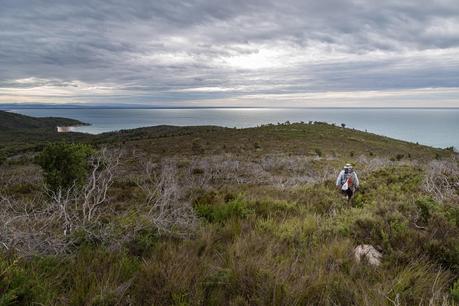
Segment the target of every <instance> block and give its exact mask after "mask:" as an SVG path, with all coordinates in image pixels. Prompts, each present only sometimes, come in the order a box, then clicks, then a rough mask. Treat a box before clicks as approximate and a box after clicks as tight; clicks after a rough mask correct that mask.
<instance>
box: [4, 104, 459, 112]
mask: <svg viewBox="0 0 459 306" xmlns="http://www.w3.org/2000/svg"><path fill="white" fill-rule="evenodd" d="M19 109H370V110H371V109H374V110H377V109H408V110H411V109H426V110H434V109H441V110H446V109H454V110H456V109H459V106H458V107H355V106H352V107H343V106H341V107H314V106H285V107H278V106H91V105H85V106H78V105H69V106H54V105H37V106H32V105H24V106H22V105H14V106H12V105H9V107H6V108H4V107H3V106H2V105H1V104H0V110H3V111H7V112H14V111H15V110H19Z"/></svg>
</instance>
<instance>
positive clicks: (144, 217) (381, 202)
mask: <svg viewBox="0 0 459 306" xmlns="http://www.w3.org/2000/svg"><path fill="white" fill-rule="evenodd" d="M304 126H308V125H297V124H289V125H280V126H269V127H261V128H259V129H260V130H264V131H265V132H266V133H267V134H269V133H277V132H278V131H281V133H283V136H282V137H280V138H279V139H278V140H277V141H278V142H279V143H280V142H284V144H291V142H290V140H291V139H292V137H293V143H295V142H296V141H298V140H297V139H296V138H294V137H295V136H294V135H295V133H297V132H298V131H297V130H298V129H299V130H300V132H299V133H304V131H303V128H304V129H306V127H304ZM325 127H326V128H325V129H324V131H323V134H324V135H326V133H327V131H328V132H329V130H328V128H329V127H328V126H325ZM209 129H210V130H209V133H211V134H212V133H214V131H213V130H212V129H211V128H209ZM336 129H337V130H339V131H340V132H343V131H344V132H345V131H347V129H342V128H339V127H336ZM167 131H168V133H176V132H177V131H176V130H174V131H173V132H170V130H167ZM179 131H180V133H185V131H188V132H189V133H191V134H192V133H193V129H192V128H190V130H183V129H180V130H179ZM275 131H277V132H275ZM136 133H139V132H138V131H136V132H135V133H134V134H133V135H132V137H133V138H129V137H127V138H126V139H127V142H126V144H125V145H124V146H122V150H121V149H120V148H119V146H118V145H112V144H110V142H112V141H107V142H106V143H97V144H93V146H92V147H89V146H86V145H85V146H82V145H62V144H59V145H51V146H50V147H48V148H47V149H46V148H45V149H44V151H43V153H41V155H40V156H41V158H38V159H37V158H35V157H34V156H33V154H31V155H30V156H28V155H24V157H23V158H24V159H23V160H21V161H20V162H16V163H15V162H14V161H13V160H14V159H15V158H17V157H15V156H12V157H10V158H9V160H8V161H7V162H5V163H3V164H2V165H0V167H1V168H0V169H1V171H0V218H1V220H2V221H3V223H2V224H1V225H0V249H1V252H0V305H3V304H4V305H14V304H23V305H31V304H45V305H62V304H65V305H266V304H273V305H454V304H455V303H459V285H458V284H459V281H458V279H459V248H458V245H459V206H458V197H459V181H458V178H459V166H458V161H457V159H456V157H455V155H454V153H453V152H452V153H451V152H450V153H449V155H445V156H443V157H441V158H440V159H435V154H434V152H435V150H433V149H432V151H429V150H428V149H425V150H426V152H425V155H417V156H418V158H417V159H416V158H409V157H407V156H408V154H406V153H395V154H394V153H392V152H389V153H387V154H385V153H384V152H385V150H386V148H385V147H384V149H381V147H378V145H376V144H375V143H371V142H369V146H370V147H371V154H366V153H365V152H359V151H357V150H355V149H354V150H353V151H354V152H355V153H353V155H354V156H353V157H350V153H349V152H333V151H332V150H330V148H328V147H326V146H325V147H320V146H319V144H312V146H311V147H310V150H306V151H305V152H303V153H300V152H293V151H285V152H283V151H281V150H278V148H272V147H271V148H269V146H272V144H266V143H265V142H263V141H257V143H258V145H257V146H255V147H254V146H253V145H252V146H247V150H248V151H246V152H243V153H241V152H239V149H240V148H238V149H234V147H230V146H229V145H228V146H227V148H226V149H224V150H223V152H221V151H219V150H217V151H213V150H211V149H210V148H209V146H208V145H207V144H205V142H201V141H200V140H199V139H197V137H195V136H196V135H191V136H190V135H188V134H186V135H181V136H179V137H185V138H187V139H188V138H190V139H191V142H190V151H189V152H186V151H184V152H176V151H174V152H173V153H171V152H166V153H162V154H158V153H156V151H155V150H156V149H152V148H150V147H149V146H150V145H149V143H150V140H149V139H148V138H142V137H143V136H142V137H141V136H139V135H138V134H136ZM231 133H234V134H235V136H234V137H235V138H237V137H242V136H241V135H240V134H239V133H242V134H244V133H248V132H247V131H246V130H242V131H240V132H239V131H237V130H236V131H231ZM256 133H258V130H257V132H256ZM354 136H355V137H357V138H358V137H363V136H359V134H358V135H354ZM107 137H108V139H111V138H110V137H113V136H111V135H108V136H107ZM136 137H140V138H139V139H137V138H136ZM170 137H175V136H170ZM225 137H229V136H225ZM257 137H258V136H257ZM276 137H277V136H276ZM311 137H313V136H311ZM163 138H164V139H168V137H166V136H164V137H162V138H161V139H163ZM160 141H162V140H158V142H160ZM168 141H170V140H168ZM354 142H355V141H354ZM114 143H115V144H117V142H114ZM191 143H193V145H191ZM234 143H237V142H234ZM241 143H242V144H243V142H241ZM241 143H240V144H241ZM214 145H215V146H217V145H216V144H214ZM159 146H161V145H160V144H159ZM384 146H386V144H384ZM395 146H399V147H398V148H402V147H400V144H399V143H397V144H396V145H395ZM50 148H52V150H51V149H50ZM318 148H320V149H318ZM403 148H404V149H406V148H405V147H403ZM67 150H70V152H67ZM80 150H82V151H80ZM169 150H172V149H170V148H169ZM174 150H175V149H174ZM244 150H245V149H244ZM407 150H408V149H407ZM197 151H199V152H197ZM303 151H304V150H303ZM63 152H67V153H68V154H67V153H65V154H63ZM83 152H84V154H83ZM308 152H310V154H309V153H308ZM403 152H406V151H403ZM80 153H81V154H80ZM319 153H320V154H319ZM74 154H76V155H74ZM397 154H404V156H403V157H402V158H393V157H394V156H397ZM416 154H419V152H417V153H416ZM441 154H443V153H441ZM445 154H446V153H445ZM414 155H415V153H413V156H414ZM43 156H47V159H46V160H47V161H48V162H46V163H45V162H43ZM50 156H51V157H52V158H50ZM75 156H77V157H75ZM56 158H59V160H66V162H65V165H66V167H61V166H60V164H59V163H53V162H49V161H50V160H51V161H53V160H56ZM34 162H38V164H36V163H34ZM346 162H352V163H354V165H355V168H356V170H357V172H358V174H359V177H360V180H361V187H360V190H359V191H358V192H357V194H356V196H355V197H354V199H353V201H352V202H351V203H348V202H347V200H346V199H343V197H342V195H341V194H340V193H339V192H338V191H337V190H336V187H335V183H334V180H335V177H336V175H337V173H338V171H339V170H340V168H341V167H342V165H343V164H344V163H346ZM70 166H71V167H73V166H77V167H78V169H80V170H82V171H76V172H72V171H68V170H67V167H70ZM50 173H52V174H53V175H52V178H53V179H52V180H50V179H49V174H50ZM75 173H76V174H75ZM67 175H68V176H67ZM61 176H66V177H65V179H58V180H57V179H56V180H55V179H54V178H56V177H57V178H61ZM50 182H53V183H50ZM55 182H57V183H55ZM50 186H53V188H50ZM359 245H371V246H372V247H373V248H374V249H375V250H377V251H378V252H380V253H381V254H382V256H381V263H380V265H379V266H374V265H371V264H370V263H369V262H367V261H366V260H365V259H362V260H361V261H360V262H358V261H356V260H355V256H354V249H355V248H356V247H357V246H359Z"/></svg>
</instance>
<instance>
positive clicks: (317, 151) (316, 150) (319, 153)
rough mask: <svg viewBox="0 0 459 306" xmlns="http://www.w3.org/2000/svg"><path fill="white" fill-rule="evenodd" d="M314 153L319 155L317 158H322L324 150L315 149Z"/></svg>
mask: <svg viewBox="0 0 459 306" xmlns="http://www.w3.org/2000/svg"><path fill="white" fill-rule="evenodd" d="M314 152H315V153H316V154H317V156H319V157H322V150H320V149H319V148H315V149H314Z"/></svg>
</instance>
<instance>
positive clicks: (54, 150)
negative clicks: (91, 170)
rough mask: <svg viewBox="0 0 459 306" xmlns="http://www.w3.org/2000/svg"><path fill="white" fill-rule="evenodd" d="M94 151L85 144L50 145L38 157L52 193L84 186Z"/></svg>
mask: <svg viewBox="0 0 459 306" xmlns="http://www.w3.org/2000/svg"><path fill="white" fill-rule="evenodd" d="M93 152H94V151H93V149H92V148H91V147H90V146H88V145H84V144H69V143H53V144H49V145H48V146H47V147H46V148H45V149H44V150H43V151H42V152H41V154H40V155H39V156H38V158H37V161H38V164H39V165H40V166H41V167H42V168H43V171H44V172H45V183H46V185H47V186H48V188H49V189H50V190H52V191H56V190H58V189H59V188H64V189H65V188H69V187H71V186H72V185H74V184H75V185H76V186H79V185H81V184H83V182H84V180H85V178H86V175H87V172H88V159H89V157H90V156H91V154H93Z"/></svg>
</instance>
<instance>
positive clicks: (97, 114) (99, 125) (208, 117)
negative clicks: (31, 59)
mask: <svg viewBox="0 0 459 306" xmlns="http://www.w3.org/2000/svg"><path fill="white" fill-rule="evenodd" d="M13 111H15V112H18V113H21V114H25V115H29V116H36V117H45V116H55V117H67V118H73V119H78V120H80V121H83V122H86V123H90V124H91V126H84V127H77V128H76V129H75V130H76V131H79V132H85V133H93V134H97V133H103V132H109V131H117V130H120V129H132V128H137V127H145V126H153V125H162V124H167V125H180V126H186V125H218V126H225V127H254V126H257V125H260V124H267V123H274V124H276V123H277V122H285V121H287V120H288V121H290V122H300V121H304V122H308V121H324V122H329V123H336V124H341V123H345V124H346V126H347V127H351V128H356V129H359V130H363V131H365V130H367V131H368V132H372V133H376V134H380V135H385V136H389V137H393V138H397V139H402V140H408V141H412V142H419V143H421V144H426V145H430V146H434V147H441V148H444V147H449V146H454V147H456V148H459V108H456V109H330V108H327V109H325V108H322V109H310V108H285V109H280V108H208V109H202V108H198V109H196V108H194V109H17V110H13Z"/></svg>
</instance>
